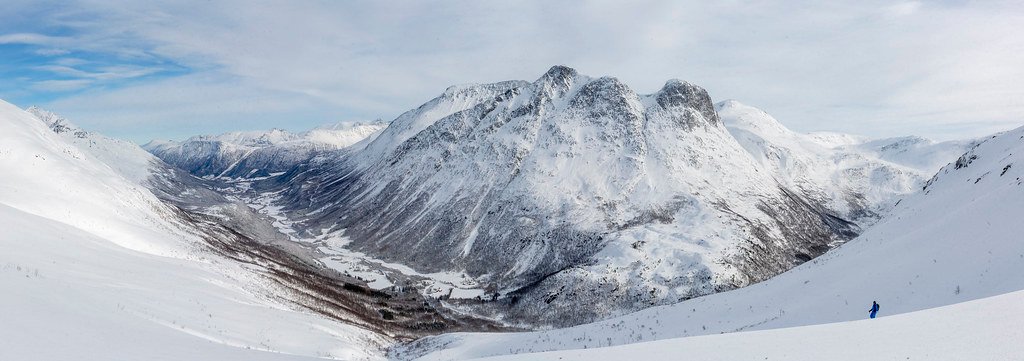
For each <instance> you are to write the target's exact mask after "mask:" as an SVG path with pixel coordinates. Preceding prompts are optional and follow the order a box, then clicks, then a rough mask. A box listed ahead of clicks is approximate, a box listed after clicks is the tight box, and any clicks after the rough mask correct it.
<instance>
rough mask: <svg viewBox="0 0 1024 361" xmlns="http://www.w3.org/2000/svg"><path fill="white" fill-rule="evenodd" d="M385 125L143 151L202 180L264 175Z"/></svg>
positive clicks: (206, 140)
mask: <svg viewBox="0 0 1024 361" xmlns="http://www.w3.org/2000/svg"><path fill="white" fill-rule="evenodd" d="M384 126H385V125H384V124H382V123H380V122H375V123H353V122H341V123H337V124H332V125H327V126H322V127H317V128H314V129H312V130H309V131H305V132H302V133H291V132H288V131H285V130H281V129H272V130H269V131H248V132H231V133H225V134H221V135H216V136H196V137H192V138H189V139H187V140H185V141H182V142H174V141H159V140H154V141H151V142H149V143H147V144H146V145H144V146H143V148H145V149H146V150H148V151H149V152H151V153H153V154H154V155H156V156H157V157H160V159H162V160H163V161H165V162H167V163H168V164H171V165H174V166H176V167H178V168H181V169H184V170H186V171H188V172H190V173H192V174H195V175H197V176H200V177H229V178H240V177H265V176H268V175H270V174H271V173H275V172H283V171H287V170H288V169H290V168H291V167H293V166H295V165H296V164H298V163H299V162H301V161H304V160H306V159H309V158H310V157H312V156H313V155H314V154H317V153H318V152H324V151H331V150H337V149H342V148H345V147H348V146H350V145H352V144H355V143H357V142H359V141H360V140H363V139H364V138H367V137H370V136H373V135H375V134H376V133H377V132H378V131H379V130H380V129H383V128H384Z"/></svg>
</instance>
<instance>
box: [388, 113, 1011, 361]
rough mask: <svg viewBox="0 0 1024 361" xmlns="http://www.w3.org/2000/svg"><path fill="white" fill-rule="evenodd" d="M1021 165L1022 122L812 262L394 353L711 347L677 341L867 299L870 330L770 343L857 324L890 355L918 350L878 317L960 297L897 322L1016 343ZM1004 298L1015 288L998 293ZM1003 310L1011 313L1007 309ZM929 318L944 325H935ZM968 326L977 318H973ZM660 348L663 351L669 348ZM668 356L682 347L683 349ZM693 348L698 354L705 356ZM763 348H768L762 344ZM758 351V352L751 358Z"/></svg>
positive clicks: (452, 355)
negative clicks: (670, 296) (712, 289)
mask: <svg viewBox="0 0 1024 361" xmlns="http://www.w3.org/2000/svg"><path fill="white" fill-rule="evenodd" d="M1022 162H1024V127H1022V128H1017V129H1014V130H1011V131H1008V132H1005V133H1002V134H999V135H996V136H993V137H988V138H985V139H982V140H979V141H978V142H977V143H975V144H974V145H973V146H972V147H971V148H970V149H969V150H968V151H967V152H966V153H964V154H963V155H962V156H960V157H959V158H954V159H953V162H951V163H949V164H948V165H946V166H944V167H942V169H940V170H939V171H938V172H937V173H936V174H935V175H934V177H932V178H931V179H930V180H929V181H928V182H927V184H926V185H924V186H922V187H920V188H917V191H916V192H915V193H914V194H912V195H908V196H906V197H904V198H903V199H902V201H901V202H900V203H899V205H897V206H896V207H895V208H894V209H893V210H892V211H891V213H889V214H888V215H887V216H886V217H883V218H882V219H881V221H879V222H878V223H877V224H876V225H874V226H873V227H871V228H870V229H868V230H866V231H865V232H864V233H863V234H861V235H860V236H859V237H857V238H856V239H853V240H851V241H850V242H847V243H846V244H843V245H842V246H840V247H838V248H837V249H834V250H832V251H830V252H829V253H827V254H825V255H824V256H822V257H819V258H817V259H815V260H813V261H812V262H808V263H805V264H803V265H800V266H798V267H796V268H794V269H792V270H790V271H788V272H786V273H783V274H781V275H779V276H777V277H773V278H772V279H770V280H768V281H765V282H762V283H759V284H757V285H754V286H751V287H746V288H742V289H738V290H734V291H730V292H723V293H719V294H715V295H710V296H707V297H702V298H699V299H694V300H687V301H684V302H681V303H678V304H673V305H669V306H661V307H652V308H649V309H646V310H643V311H640V312H637V313H634V314H630V315H627V316H623V317H618V318H613V319H608V320H605V321H601V322H597V323H593V324H587V325H581V326H577V327H573V328H566V329H560V330H550V331H541V332H529V333H516V334H459V335H443V336H439V337H436V338H428V339H424V340H421V341H419V342H417V343H415V344H413V345H411V346H410V347H407V348H402V349H399V350H396V352H394V353H393V356H398V358H400V359H404V358H410V359H413V358H418V359H420V360H449V359H473V358H480V357H487V356H495V355H504V354H510V353H529V352H542V351H552V350H576V349H583V348H595V347H604V346H613V345H624V344H632V343H640V342H644V344H643V346H642V348H643V349H645V350H652V349H654V348H655V347H657V345H658V343H651V342H649V341H655V340H663V339H677V338H678V340H676V341H673V342H680V343H689V344H690V345H694V346H696V345H697V343H698V342H699V343H701V344H706V342H718V341H716V340H715V339H713V338H715V337H719V336H711V337H712V339H709V338H702V339H701V340H696V339H689V340H688V339H686V338H687V337H691V336H701V335H717V334H719V333H730V332H740V331H750V330H765V329H775V328H786V327H794V326H805V325H815V324H822V323H834V322H847V321H853V320H864V319H866V318H867V317H868V309H869V308H870V307H871V304H872V302H873V301H877V302H878V303H879V304H880V305H881V310H880V313H879V315H880V317H881V320H870V325H874V326H867V325H864V324H863V323H858V322H854V323H846V324H836V325H827V326H825V325H822V326H813V327H810V328H805V327H800V328H791V329H786V330H777V331H773V332H779V333H787V334H788V335H787V336H788V337H800V336H801V334H802V335H804V336H807V337H809V338H808V339H791V338H785V339H779V340H778V341H779V342H780V343H783V344H788V345H792V346H794V347H795V348H793V349H785V350H786V352H782V354H786V355H793V354H794V353H799V354H801V355H805V354H809V353H813V352H805V351H807V350H805V348H806V345H807V344H808V343H807V342H808V341H807V340H817V338H816V337H814V336H813V334H814V333H817V332H833V333H829V337H828V339H831V340H834V341H831V343H833V344H835V345H836V346H837V347H841V348H843V349H850V350H855V349H857V348H864V347H865V346H864V342H865V341H864V340H865V339H864V338H862V337H860V338H853V339H845V338H844V337H842V336H843V335H846V332H848V331H849V330H846V331H844V330H842V328H848V327H864V329H863V330H861V331H865V332H864V333H866V334H868V335H870V337H872V339H871V341H870V342H871V343H872V346H871V347H867V348H874V346H875V344H876V343H877V344H878V346H879V347H890V348H891V349H895V350H915V348H914V347H908V345H907V344H894V342H899V340H905V339H907V338H908V337H909V336H906V335H901V334H900V333H893V332H892V331H893V330H889V329H888V327H890V326H899V325H898V324H894V323H883V324H876V323H875V322H878V321H884V320H888V319H890V316H891V315H897V316H895V317H892V319H905V317H916V316H913V314H907V315H902V314H904V313H908V312H915V311H921V310H926V309H931V308H934V307H943V306H947V305H952V304H958V303H961V304H960V305H957V306H951V307H948V308H938V309H934V310H928V311H925V312H933V315H932V316H931V317H917V321H921V322H920V323H916V322H915V323H906V324H903V325H902V326H899V329H902V330H904V331H903V332H904V333H909V334H915V335H918V334H927V333H931V332H940V333H944V334H948V335H955V336H951V337H953V338H963V337H964V335H966V334H965V333H963V332H961V331H963V330H964V329H966V328H971V329H984V330H989V331H987V332H989V333H990V334H992V335H993V336H996V335H1006V336H1010V337H1011V338H1019V335H1020V330H1019V327H1016V325H1017V324H1019V319H1020V317H1021V315H1022V313H1021V308H1020V307H1019V304H1018V305H1017V306H1010V305H1011V304H1013V303H1014V302H1019V299H1020V297H1021V296H1022V293H1021V292H1020V291H1021V290H1024V277H1021V276H1020V270H1021V268H1022V267H1024V242H1022V241H1021V237H1020V235H1021V234H1022V233H1024V222H1021V221H1020V215H1021V213H1022V212H1024V167H1021V166H1020V165H1021V163H1022ZM1007 293H1012V294H1010V295H1004V294H1007ZM998 295H1004V296H1000V297H998V298H991V299H989V300H995V299H1003V300H1007V301H1008V302H1004V303H1000V304H994V305H991V306H987V307H986V308H985V309H981V310H975V311H974V312H976V313H975V315H979V316H980V315H982V314H998V315H1000V316H1001V317H1003V318H1002V320H1003V321H998V322H996V321H997V319H1000V318H991V317H985V318H983V319H982V320H976V319H974V318H973V317H965V318H958V317H957V318H956V319H951V318H952V317H955V316H952V314H955V313H956V312H959V310H964V309H966V308H965V307H972V306H967V305H977V304H981V303H987V302H990V301H988V300H984V301H974V302H969V303H964V302H968V301H972V300H978V299H982V298H987V297H993V296H998ZM1007 297H1009V298H1007ZM1008 306H1009V307H1010V308H1009V309H1007V308H1006V307H1008ZM936 318H938V319H944V320H947V322H950V323H944V322H936V323H933V322H932V321H934V319H936ZM976 321H979V322H982V323H980V324H974V322H976ZM892 322H896V321H892ZM855 324H859V325H860V326H857V325H855ZM951 325H955V326H951ZM1011 325H1012V326H1011ZM935 328H938V330H936V329H935ZM950 330H953V331H952V332H950ZM806 331H812V332H806ZM993 331H994V332H993ZM879 332H882V333H885V334H887V335H891V336H892V337H896V341H893V340H891V339H888V338H878V337H877V335H878V334H879ZM767 334H770V333H761V332H752V333H739V334H735V335H732V336H728V339H729V340H731V341H732V342H740V341H743V340H748V341H749V340H753V339H756V338H757V337H758V336H757V335H767ZM968 334H969V333H968ZM850 335H851V337H852V334H850ZM974 336H977V335H974ZM999 337H1002V336H999ZM968 339H970V340H972V341H971V342H966V343H965V344H962V345H961V346H963V347H968V349H967V350H971V348H972V347H973V348H979V349H978V350H977V351H978V352H977V354H992V355H998V356H996V357H995V358H1001V357H1006V355H1015V354H1019V353H1020V351H1021V348H1020V347H1021V346H1020V344H1019V342H1010V343H1005V342H1003V343H984V342H988V340H986V339H983V338H970V337H968ZM931 340H933V341H929V342H931V343H939V344H943V345H944V344H946V343H947V340H946V339H945V338H941V337H939V338H931ZM935 340H941V341H935ZM732 344H735V343H732ZM812 344H815V345H818V343H815V342H812ZM640 346H641V345H637V348H634V350H635V349H638V348H640ZM985 346H992V347H996V348H995V349H990V348H986V347H985ZM680 347H682V346H680ZM744 349H745V348H744ZM687 350H688V349H687ZM993 350H997V351H1001V353H1000V352H992V351H993ZM662 351H665V352H670V350H668V349H662ZM676 351H678V352H683V351H682V350H681V349H676ZM759 351H760V350H759ZM919 351H920V350H919ZM929 351H930V352H929ZM951 351H955V352H957V353H958V354H963V355H972V353H970V352H963V351H964V349H962V348H958V349H956V350H951ZM698 353H699V354H705V352H704V351H698ZM722 353H723V354H725V355H727V356H726V358H730V357H728V355H733V354H734V353H733V352H732V351H723V352H722ZM739 353H741V352H737V354H739ZM765 353H767V354H775V352H772V351H771V350H769V351H766V352H765ZM920 353H921V354H923V355H925V356H926V357H925V358H935V356H936V355H940V357H939V358H943V357H944V356H945V355H946V354H945V353H941V354H939V353H936V351H934V350H931V349H927V348H926V349H925V350H924V352H920ZM601 354H604V353H601ZM708 354H709V355H710V353H708ZM563 355H564V356H570V354H569V353H565V354H545V355H542V356H544V357H549V356H563ZM591 355H594V354H591ZM662 355H664V354H662ZM761 356H762V354H758V358H761ZM891 356H892V354H887V355H886V357H891ZM973 356H974V355H972V356H967V357H965V358H968V359H969V358H972V357H973ZM577 357H578V356H577ZM659 357H664V356H659ZM715 357H718V356H717V354H715ZM782 357H783V358H789V357H791V356H782ZM555 358H556V357H552V359H555ZM569 358H570V357H566V359H569ZM735 358H737V359H745V358H748V357H747V356H736V357H735ZM868 358H870V357H868ZM900 358H903V357H902V355H901V357H900ZM521 359H543V357H522V358H521Z"/></svg>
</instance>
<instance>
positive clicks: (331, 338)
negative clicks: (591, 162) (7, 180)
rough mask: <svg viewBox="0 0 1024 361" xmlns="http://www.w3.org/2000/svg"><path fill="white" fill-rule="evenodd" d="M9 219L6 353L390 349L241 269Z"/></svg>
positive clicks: (340, 353)
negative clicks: (280, 295)
mask: <svg viewBox="0 0 1024 361" xmlns="http://www.w3.org/2000/svg"><path fill="white" fill-rule="evenodd" d="M0 226H2V227H3V229H4V231H3V232H0V249H3V252H0V289H2V290H3V293H2V295H0V309H2V310H4V311H3V314H4V316H3V322H2V323H0V359H3V360H299V359H306V358H304V357H295V356H290V355H304V356H306V357H309V358H313V357H332V358H339V359H344V360H360V359H376V358H377V357H379V352H380V351H379V350H380V348H381V347H382V346H383V340H381V339H380V338H379V337H377V336H375V335H373V334H371V333H369V332H368V331H364V330H361V329H359V328H356V327H354V326H349V325H343V324H339V323H337V322H334V321H330V320H327V319H325V318H323V317H320V316H317V315H313V314H307V313H300V312H296V311H293V310H291V309H289V308H287V307H285V306H283V305H280V304H276V303H275V302H273V301H271V300H270V299H268V298H266V297H264V296H261V295H260V291H261V290H259V289H258V288H253V286H251V285H253V284H257V283H259V280H258V279H256V278H255V276H254V275H253V274H252V273H250V272H247V271H245V270H243V269H241V268H240V267H238V266H237V265H231V264H229V263H223V262H216V261H213V260H211V263H206V262H194V261H186V260H180V259H174V258H167V257H159V256H154V255H149V254H145V253H141V252H136V251H132V250H129V249H126V248H123V247H120V246H118V245H116V244H113V243H111V242H110V241H108V240H106V239H102V238H99V237H96V236H93V235H90V234H88V233H87V232H85V231H83V230H81V229H78V228H74V227H71V226H69V225H67V224H62V223H59V222H55V221H53V220H49V219H45V218H41V217H38V216H33V215H30V214H27V213H24V212H21V211H18V210H16V209H13V208H10V207H8V206H6V205H0ZM214 262H215V263H214ZM228 275H231V276H228ZM266 351H272V352H266Z"/></svg>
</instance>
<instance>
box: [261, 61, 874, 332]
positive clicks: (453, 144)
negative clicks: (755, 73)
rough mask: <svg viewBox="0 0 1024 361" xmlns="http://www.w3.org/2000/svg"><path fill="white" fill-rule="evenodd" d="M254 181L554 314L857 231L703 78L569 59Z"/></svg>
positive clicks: (381, 248)
mask: <svg viewBox="0 0 1024 361" xmlns="http://www.w3.org/2000/svg"><path fill="white" fill-rule="evenodd" d="M268 184H269V185H268ZM263 187H265V189H277V190H278V191H280V190H283V191H281V192H280V196H281V199H280V200H279V203H280V204H281V205H284V206H285V208H286V210H287V211H289V215H290V217H291V218H292V219H293V220H296V221H297V223H296V224H297V225H299V226H301V228H302V229H304V230H306V231H307V232H308V233H311V234H313V235H320V234H340V235H343V236H344V237H346V238H347V240H348V241H349V243H348V244H347V247H350V248H351V249H354V250H357V251H361V252H366V253H369V254H372V255H375V256H377V257H380V258H382V259H385V260H388V261H394V262H400V263H403V264H407V265H409V266H412V267H414V268H416V269H417V270H421V271H423V272H437V271H442V270H452V269H454V270H464V271H465V272H467V273H468V274H470V275H472V276H474V277H476V278H477V279H478V280H480V281H481V282H482V283H484V284H489V285H490V287H489V289H488V291H489V292H490V295H489V297H491V298H494V299H499V300H500V302H504V305H505V306H507V307H503V309H504V308H508V309H510V310H511V311H507V312H509V313H508V314H507V315H512V316H511V317H515V318H516V319H519V320H529V321H527V322H538V323H548V324H569V323H578V322H581V321H586V320H589V319H593V318H595V317H603V316H606V315H608V314H613V313H618V312H623V311H625V310H632V309H637V308H642V307H646V306H649V305H651V304H657V303H663V302H673V301H678V300H681V299H686V298H691V297H695V296H700V295H704V294H708V293H712V292H715V291H717V290H722V289H730V288H734V287H739V286H744V285H747V284H750V283H752V282H756V281H760V280H764V279H767V278H768V277H771V276H773V275H775V274H778V273H780V272H782V271H784V270H786V269H789V268H791V267H793V266H795V265H797V264H800V263H802V262H805V261H807V260H810V259H812V258H814V257H816V256H817V255H819V254H821V253H823V252H825V251H826V250H828V249H829V248H830V247H833V246H834V245H836V244H840V243H842V242H843V241H845V240H846V239H849V238H851V237H853V236H855V235H856V232H857V231H858V227H857V226H856V225H855V224H853V223H851V222H849V221H847V220H845V219H844V218H843V217H842V216H841V214H840V213H837V212H836V211H834V210H832V209H830V208H829V207H828V205H827V204H824V203H821V202H819V201H818V200H816V199H814V198H809V197H807V196H805V195H804V194H805V193H804V192H801V191H797V190H794V189H791V188H790V185H789V184H786V183H782V182H779V181H777V180H776V178H775V177H774V176H773V174H772V172H770V171H768V170H767V169H763V166H762V165H760V164H759V163H758V162H756V161H755V160H753V159H752V158H751V157H750V155H749V153H748V152H747V151H746V150H745V149H744V148H743V147H742V146H741V145H740V143H738V142H737V141H736V139H735V138H734V137H733V136H732V135H731V134H730V133H729V131H728V129H727V128H726V127H725V125H724V124H723V122H722V120H721V119H720V118H719V115H718V114H717V112H716V110H715V107H714V104H713V102H712V100H711V98H710V97H709V96H708V94H707V92H706V91H704V90H703V89H701V88H699V87H697V86H695V85H692V84H689V83H685V82H681V81H678V80H672V81H669V82H667V83H666V84H665V86H664V87H663V88H662V89H661V90H659V91H658V92H657V93H654V94H646V95H642V94H637V93H635V92H634V91H633V90H631V89H630V88H629V87H628V86H626V85H625V84H623V83H622V82H620V81H619V80H617V79H615V78H610V77H603V78H590V77H587V76H584V75H580V74H577V73H576V71H575V70H573V69H569V68H565V67H554V68H552V69H551V70H550V71H548V72H547V73H546V74H544V75H543V76H542V77H541V78H540V79H538V80H536V81H534V82H532V83H528V82H521V81H517V82H503V83H496V84H488V85H480V86H465V87H459V88H454V89H449V90H448V91H446V92H445V94H442V95H441V96H440V97H438V98H435V99H434V100H431V101H430V102H428V103H427V104H425V105H423V106H421V107H420V108H418V109H416V110H413V111H410V112H408V113H406V114H403V115H402V116H400V117H399V118H398V119H396V120H395V121H394V122H393V123H392V124H391V125H390V126H389V127H388V128H386V129H384V130H383V131H382V133H381V134H380V135H379V136H377V137H376V138H374V139H372V140H369V141H368V142H367V143H366V144H365V147H362V148H360V149H354V150H350V151H347V152H345V153H343V154H331V155H329V156H328V155H324V156H320V157H317V158H316V159H314V160H312V161H310V162H308V163H306V164H303V165H301V166H299V167H297V168H295V169H293V170H292V171H290V172H289V173H288V174H285V175H283V176H282V177H281V178H279V179H274V180H272V181H270V182H269V183H267V184H264V185H263ZM274 187H281V188H274ZM582 304H587V305H588V307H585V308H584V307H579V306H580V305H582Z"/></svg>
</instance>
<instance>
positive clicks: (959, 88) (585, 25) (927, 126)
mask: <svg viewBox="0 0 1024 361" xmlns="http://www.w3.org/2000/svg"><path fill="white" fill-rule="evenodd" d="M1020 24H1024V5H1021V3H1020V2H1018V1H1008V2H999V1H987V2H970V1H947V2H916V1H895V2H893V1H878V2H874V1H847V2H843V1H835V2H798V1H785V2H781V1H780V2H763V1H759V2H744V1H716V2H703V1H702V2H686V1H671V2H669V1H630V2H611V1H589V2H580V1H560V2H541V1H523V2H480V1H445V2H441V1H416V2H368V1H366V2H361V1H346V2H341V1H302V2H298V1H280V2H263V1H174V2H139V1H115V0H108V1H62V2H49V1H25V0H8V1H5V4H4V10H3V12H0V80H2V81H0V98H2V99H4V100H6V101H8V102H12V103H14V104H16V105H19V106H22V107H27V106H30V105H38V106H42V107H44V108H46V109H49V110H52V111H55V112H57V113H59V114H62V115H64V116H66V117H67V118H69V119H71V120H72V121H74V122H75V123H78V124H79V125H81V126H83V127H85V128H87V129H90V130H95V131H99V132H102V133H105V134H108V135H111V136H115V137H121V138H126V139H131V140H134V141H137V142H145V141H148V140H149V139H152V138H163V139H168V138H169V139H180V138H183V137H186V136H189V135H194V134H203V133H219V132H224V131H230V130H250V129H266V128H271V127H278V128H285V129H292V130H300V129H306V128H310V127H313V126H315V125H318V124H323V123H329V122H337V121H352V120H370V119H375V118H382V119H385V120H390V119H392V118H394V117H395V116H397V115H398V114H400V113H401V112H403V111H405V110H408V109H411V108H414V107H416V106H418V105H419V104H421V103H423V102H425V101H427V100H429V99H430V98H432V97H433V96H435V95H437V94H439V93H440V92H441V91H443V90H444V89H445V88H446V87H447V86H449V85H452V84H461V83H480V82H492V81H499V80H506V79H526V80H532V79H535V78H537V77H538V76H539V75H540V74H542V73H543V72H544V71H545V70H546V69H547V68H548V67H550V66H551V65H555V64H564V65H568V66H572V67H575V68H577V69H578V70H580V71H581V72H582V73H585V74H589V75H592V76H602V75H611V76H616V77H619V78H620V79H622V80H623V81H625V82H626V83H628V84H630V85H631V86H632V87H633V88H634V89H635V90H637V91H638V92H640V93H647V92H653V91H656V90H657V89H658V88H660V86H661V85H662V84H663V83H664V82H665V81H666V80H667V79H671V78H679V79H684V80H688V81H690V82H693V83H696V84H699V85H701V86H704V87H705V88H707V89H708V90H709V92H710V93H711V95H712V97H714V98H715V99H716V100H724V99H737V100H739V101H741V102H744V103H747V104H750V105H754V106H757V107H760V108H762V109H764V110H766V111H768V112H769V113H771V114H772V115H774V116H775V117H776V118H778V119H779V120H780V121H781V122H783V123H784V124H786V125H787V126H789V127H791V128H793V129H795V130H799V131H819V130H831V131H841V132H849V133H856V134H864V135H869V136H874V137H883V136H896V135H905V134H918V135H924V136H929V137H933V138H937V139H952V138H962V137H967V136H978V135H983V134H988V133H991V132H994V131H998V130H1005V129H1009V128H1013V127H1016V126H1020V125H1024V86H1021V84H1024V67H1022V66H1021V64H1024V26H1021V25H1020Z"/></svg>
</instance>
